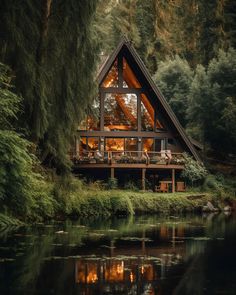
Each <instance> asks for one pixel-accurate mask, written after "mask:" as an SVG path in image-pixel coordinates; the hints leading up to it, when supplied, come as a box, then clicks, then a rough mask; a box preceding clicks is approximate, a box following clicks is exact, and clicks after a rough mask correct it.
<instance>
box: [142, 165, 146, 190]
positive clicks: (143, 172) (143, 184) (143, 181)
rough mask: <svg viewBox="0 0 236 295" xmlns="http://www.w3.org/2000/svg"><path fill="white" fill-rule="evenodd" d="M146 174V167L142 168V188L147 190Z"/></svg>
mask: <svg viewBox="0 0 236 295" xmlns="http://www.w3.org/2000/svg"><path fill="white" fill-rule="evenodd" d="M145 175H146V169H145V168H142V190H143V191H145V188H146V185H145Z"/></svg>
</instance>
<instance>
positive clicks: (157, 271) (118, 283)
mask: <svg viewBox="0 0 236 295" xmlns="http://www.w3.org/2000/svg"><path fill="white" fill-rule="evenodd" d="M181 259H182V257H181V256H180V255H178V254H177V255H173V254H162V255H161V258H157V257H148V256H145V257H142V256H140V257H133V258H132V257H130V258H119V257H111V258H87V259H86V258H83V259H79V260H77V261H76V265H75V281H76V283H77V284H78V285H79V286H80V290H81V292H82V293H81V294H86V295H87V294H95V293H94V292H92V290H93V291H94V288H95V289H96V287H97V288H99V290H100V291H99V292H100V293H101V294H104V293H109V294H115V292H118V291H119V292H124V291H127V290H131V289H132V290H133V291H135V294H143V293H140V292H143V291H144V290H145V291H146V292H147V291H148V294H153V295H154V294H161V293H160V291H161V290H160V284H159V282H160V280H161V279H163V278H165V276H166V273H167V272H168V271H169V270H170V269H171V268H172V266H175V265H176V264H178V263H179V262H180V261H181ZM110 292H114V293H110ZM122 294H123V293H122Z"/></svg>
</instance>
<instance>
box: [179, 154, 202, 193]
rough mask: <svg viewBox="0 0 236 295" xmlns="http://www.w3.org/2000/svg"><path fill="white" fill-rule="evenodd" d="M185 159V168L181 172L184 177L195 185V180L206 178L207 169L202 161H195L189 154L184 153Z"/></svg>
mask: <svg viewBox="0 0 236 295" xmlns="http://www.w3.org/2000/svg"><path fill="white" fill-rule="evenodd" d="M184 159H185V165H184V170H183V171H182V173H181V177H183V178H184V179H185V180H186V181H187V182H188V183H190V184H191V186H192V187H193V185H194V183H195V182H197V181H198V182H199V181H203V180H204V178H205V177H206V176H207V170H206V168H205V166H204V165H203V164H202V163H199V162H197V161H195V160H194V159H193V158H192V157H190V156H189V155H187V154H184Z"/></svg>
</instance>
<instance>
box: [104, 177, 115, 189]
mask: <svg viewBox="0 0 236 295" xmlns="http://www.w3.org/2000/svg"><path fill="white" fill-rule="evenodd" d="M117 187H118V180H117V178H109V179H108V182H107V189H116V188H117Z"/></svg>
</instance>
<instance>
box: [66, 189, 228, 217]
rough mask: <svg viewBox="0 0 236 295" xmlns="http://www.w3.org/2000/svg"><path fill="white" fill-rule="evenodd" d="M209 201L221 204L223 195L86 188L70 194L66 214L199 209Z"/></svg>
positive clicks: (103, 214)
mask: <svg viewBox="0 0 236 295" xmlns="http://www.w3.org/2000/svg"><path fill="white" fill-rule="evenodd" d="M208 201H210V202H212V203H213V204H214V206H216V207H219V208H223V207H224V206H225V200H224V198H221V197H218V198H216V197H215V196H214V195H213V194H211V193H190V192H186V193H175V194H160V193H159V194H158V193H152V192H133V191H124V190H111V191H87V192H85V193H84V195H83V197H82V196H76V195H73V196H70V200H67V202H66V203H65V207H64V208H65V213H66V215H68V216H75V217H77V216H78V217H79V216H85V217H87V216H111V215H130V214H154V213H180V212H194V211H195V212H200V211H201V210H202V208H203V206H205V205H206V204H207V202H208Z"/></svg>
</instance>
